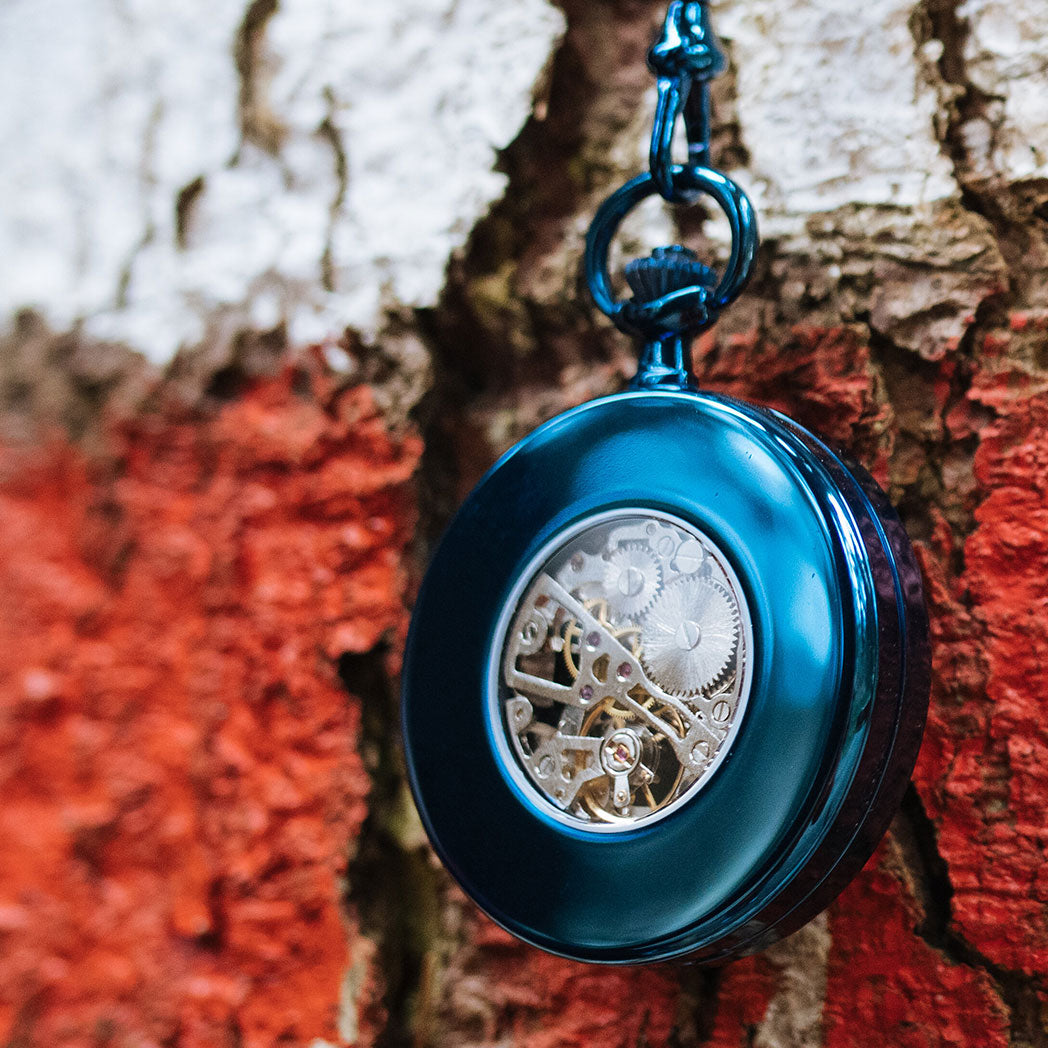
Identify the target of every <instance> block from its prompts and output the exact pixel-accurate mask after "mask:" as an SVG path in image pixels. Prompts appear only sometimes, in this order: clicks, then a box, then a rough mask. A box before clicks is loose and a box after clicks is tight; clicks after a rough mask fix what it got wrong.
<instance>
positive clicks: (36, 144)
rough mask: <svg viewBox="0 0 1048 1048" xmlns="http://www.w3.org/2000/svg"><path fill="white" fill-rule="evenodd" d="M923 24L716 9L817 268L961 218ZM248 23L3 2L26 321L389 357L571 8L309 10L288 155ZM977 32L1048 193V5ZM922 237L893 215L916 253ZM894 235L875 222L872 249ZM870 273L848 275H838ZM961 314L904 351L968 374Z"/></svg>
mask: <svg viewBox="0 0 1048 1048" xmlns="http://www.w3.org/2000/svg"><path fill="white" fill-rule="evenodd" d="M594 2H596V0H594ZM917 6H918V5H917V0H869V2H866V3H862V4H855V3H853V2H852V0H716V2H715V17H716V24H717V26H718V30H719V32H720V33H721V35H722V36H723V37H724V38H725V40H726V41H727V42H728V44H729V46H730V48H731V50H732V53H733V57H734V60H735V64H736V67H737V70H738V79H737V92H738V97H737V111H738V118H739V121H740V127H741V140H742V143H743V144H744V146H745V147H746V149H747V151H748V153H749V155H750V158H751V159H750V163H749V165H748V168H747V169H746V170H743V171H740V172H737V173H736V174H737V177H738V178H739V180H740V181H741V182H742V183H743V184H744V185H745V186H746V188H747V189H748V190H749V191H750V193H751V195H752V196H753V197H754V199H755V202H756V204H757V206H758V211H759V213H760V215H761V221H762V228H763V231H764V233H765V234H766V235H779V236H785V237H786V238H787V241H788V243H789V245H790V246H789V250H790V251H795V252H802V253H803V252H804V251H807V250H808V246H809V245H810V243H811V242H812V241H813V239H814V240H816V241H817V240H818V235H817V234H816V233H813V232H812V230H813V229H817V228H818V225H819V222H818V221H816V222H815V225H814V226H813V225H812V220H813V219H816V220H817V219H818V216H822V215H826V214H830V213H833V212H835V211H837V210H839V209H841V208H843V207H850V206H859V207H864V208H883V207H885V206H889V207H891V208H893V209H896V210H899V209H901V212H902V213H903V214H904V215H906V214H909V215H911V216H912V221H910V223H909V225H910V228H912V229H914V230H919V229H924V228H927V227H929V226H931V227H934V226H935V224H936V218H935V214H936V212H935V210H934V208H935V207H936V206H937V205H938V203H939V202H941V201H944V200H950V199H954V200H956V199H957V198H958V196H959V189H958V185H957V182H956V181H955V178H954V174H953V171H952V165H951V162H950V160H949V158H948V157H947V155H946V152H945V151H944V149H943V148H942V145H941V142H940V138H941V136H940V135H937V133H936V125H935V121H936V119H937V116H936V114H937V111H938V110H941V100H942V94H941V91H940V92H939V93H938V94H937V91H936V87H935V86H933V85H930V84H929V83H928V77H927V69H928V66H929V62H932V63H933V62H934V60H935V59H936V57H937V51H936V50H935V49H936V47H938V45H937V44H932V45H929V47H928V48H927V49H926V50H925V53H923V54H919V53H917V47H916V45H915V43H914V36H913V32H912V28H911V20H912V17H913V15H914V13H915V10H916V9H917ZM246 10H247V0H181V2H180V3H175V4H156V3H150V2H148V0H7V3H5V4H4V5H3V6H2V7H0V90H2V91H3V95H4V97H5V98H6V99H7V100H8V104H6V105H5V106H3V107H0V143H2V144H3V149H2V150H0V248H2V250H0V322H3V318H5V317H10V316H11V315H12V314H13V312H14V311H15V310H18V309H20V308H22V307H26V306H30V307H35V308H36V309H38V310H39V311H40V312H41V313H42V314H43V315H44V316H45V317H46V319H47V320H48V321H49V322H50V324H51V325H52V327H54V328H56V329H58V330H65V329H68V328H70V327H72V326H74V325H82V326H83V328H84V329H85V330H86V332H87V333H88V334H89V335H93V336H97V337H103V338H108V339H112V340H117V341H122V342H125V343H127V344H128V345H130V346H132V347H134V348H136V349H138V350H140V351H142V352H143V353H145V354H146V355H147V356H148V357H150V359H152V360H153V361H155V362H157V363H164V362H166V361H168V360H169V359H170V358H171V357H172V355H173V354H174V353H175V352H176V351H177V350H178V349H179V348H180V347H186V346H192V345H195V344H200V343H205V342H207V341H208V340H209V339H211V338H214V337H215V336H216V335H219V336H220V335H221V333H222V332H223V331H229V330H232V329H235V328H239V327H250V328H256V329H268V328H271V327H273V326H275V325H277V324H281V323H283V324H285V325H286V326H287V327H288V330H289V334H290V338H291V340H292V341H293V342H297V343H301V342H306V341H312V340H323V339H325V338H330V337H331V336H333V335H335V334H337V333H338V332H340V331H341V330H342V329H343V328H345V327H347V326H348V327H351V328H355V329H357V330H359V331H360V332H362V333H363V334H364V335H365V337H373V336H374V335H375V334H376V333H377V332H378V331H379V330H380V329H381V327H382V324H383V317H384V315H385V313H386V311H387V310H395V309H397V308H399V307H403V306H408V307H418V306H431V305H433V304H434V303H435V302H436V301H437V299H438V297H439V294H440V291H441V287H442V284H443V281H444V276H445V270H446V266H447V263H448V259H449V256H450V255H451V254H452V253H453V252H454V251H455V250H456V249H458V248H459V247H461V246H462V245H463V244H464V243H465V241H466V239H467V237H468V235H469V233H470V231H471V229H472V228H473V226H474V225H475V223H476V222H477V221H478V219H480V218H481V217H482V216H483V215H484V214H485V212H486V211H487V210H488V208H489V207H490V206H491V204H492V202H493V201H494V200H495V199H497V198H498V197H499V195H500V194H501V193H502V191H503V189H504V187H505V178H504V177H503V176H502V175H501V174H499V173H497V172H496V171H495V164H496V153H497V150H498V149H499V148H500V147H503V146H505V145H506V144H507V143H508V142H509V141H510V140H512V139H513V137H514V136H515V135H516V134H517V132H518V130H519V129H520V127H521V125H522V123H523V122H524V120H525V119H526V117H527V116H528V113H529V112H530V111H531V108H532V100H533V92H534V88H535V84H536V80H537V78H538V77H539V76H540V73H541V70H542V69H543V67H544V65H545V63H546V62H547V61H548V59H549V57H550V54H551V52H552V51H553V49H554V47H555V43H556V41H557V39H558V38H559V35H560V33H561V31H562V23H563V19H562V17H561V15H560V14H559V13H558V12H557V11H556V10H555V9H554V8H552V7H551V6H550V3H549V2H548V0H514V2H513V3H511V4H507V3H500V2H498V0H403V2H398V3H395V4H384V3H368V2H367V0H348V2H347V0H343V2H336V0H283V2H282V3H281V4H280V5H279V6H278V7H277V9H276V11H275V13H274V14H273V15H272V17H271V18H270V19H269V20H268V22H267V23H266V25H265V27H264V34H263V35H262V36H261V38H260V43H259V48H258V54H257V55H256V56H255V64H254V69H253V73H252V75H253V78H254V81H253V88H252V90H253V92H254V96H255V97H254V98H253V100H252V105H253V106H254V109H255V110H256V112H255V117H256V118H257V119H258V120H260V121H261V122H262V124H263V125H264V126H263V132H264V133H259V132H258V128H257V127H256V128H255V129H254V133H252V129H251V128H248V129H247V130H248V133H247V135H246V136H245V133H244V131H245V128H244V126H243V124H244V115H243V112H241V111H239V110H238V103H237V99H238V95H239V94H240V92H241V91H242V84H241V81H240V78H239V77H238V70H237V64H236V61H235V43H236V40H237V37H238V32H239V30H240V27H241V26H242V23H243V21H244V18H245V14H246ZM959 13H960V14H961V15H962V16H963V17H965V18H967V19H968V20H969V22H970V25H971V34H970V38H969V41H968V45H967V54H966V59H967V61H968V63H969V71H970V75H971V78H972V80H973V82H974V83H975V84H976V85H977V86H978V87H979V88H980V89H981V90H982V91H984V92H986V93H987V94H989V95H992V96H993V98H994V99H996V100H998V101H996V102H995V103H994V106H995V107H996V108H995V109H994V111H993V121H992V126H989V127H983V126H978V127H977V126H971V127H966V128H965V134H966V135H967V136H968V138H969V139H970V140H971V142H972V143H973V145H974V146H977V147H980V148H982V150H983V153H984V154H985V156H984V161H985V165H986V168H987V171H989V172H993V173H995V174H996V176H997V177H1000V178H1003V179H1004V180H1005V181H1012V180H1020V179H1030V178H1034V177H1044V176H1045V175H1046V173H1048V108H1046V107H1045V105H1044V98H1045V97H1046V96H1048V67H1046V64H1045V63H1044V61H1043V58H1042V57H1041V56H1042V53H1043V41H1044V40H1045V39H1048V8H1046V7H1045V5H1044V4H1043V2H1042V0H1010V2H1008V3H1004V2H1002V0H963V3H962V4H961V7H960V11H959ZM938 86H939V87H940V88H941V85H938ZM259 114H261V115H259ZM941 117H942V114H941V112H940V113H939V119H940V120H941ZM629 135H630V136H631V138H630V141H629V142H626V143H618V142H616V143H614V144H613V146H612V153H614V154H616V155H618V154H621V155H623V156H630V157H634V156H635V157H636V158H637V163H638V165H639V164H640V163H641V157H642V153H643V146H644V143H643V141H642V140H636V141H635V140H634V139H636V138H637V135H636V128H635V127H632V126H631V127H630V129H629ZM980 143H981V146H980ZM975 152H978V149H975ZM180 194H181V195H182V196H181V199H182V201H183V204H184V205H185V206H183V208H182V210H181V214H180V213H179V210H178V201H179V199H180ZM871 214H872V212H871ZM653 218H654V226H653V228H654V229H656V230H657V232H658V235H660V236H661V235H662V231H663V229H664V228H665V226H664V223H663V222H662V220H661V218H659V217H657V216H654V213H653ZM587 219H588V216H585V215H580V216H578V221H577V222H576V223H575V224H574V225H575V227H576V228H577V229H578V230H579V232H581V231H582V229H583V228H584V226H585V222H586V220H587ZM878 223H879V225H878ZM906 226H907V221H906V220H905V219H899V218H895V219H892V221H891V222H890V227H891V231H892V235H893V236H895V235H896V233H897V232H898V230H900V229H903V232H904V234H905V227H906ZM882 227H883V228H886V227H885V224H884V222H883V220H881V219H877V220H876V221H875V220H874V219H870V229H869V233H870V235H871V236H873V235H874V234H875V233H876V232H877V229H878V228H882ZM882 231H883V229H882ZM954 239H957V237H956V236H955V237H954ZM960 239H961V241H963V239H964V237H963V236H961V237H960ZM820 250H822V249H820ZM569 254H570V252H569ZM572 257H573V256H572ZM848 264H849V263H848V261H847V259H846V258H842V259H841V260H838V261H834V260H829V262H828V265H829V268H828V269H827V274H828V275H829V276H830V277H831V278H833V274H834V273H835V272H836V273H838V274H840V273H841V272H846V267H847V265H848ZM834 266H837V269H834ZM841 267H844V268H841ZM571 268H572V267H571V266H566V267H565V269H564V274H563V279H562V280H558V286H559V285H561V284H563V286H564V287H565V288H566V287H568V285H569V283H571V282H572V281H573V278H572V276H571V274H570V273H568V270H569V269H571ZM954 297H955V298H956V308H955V310H954V314H953V315H952V318H951V317H948V318H946V319H945V320H944V319H943V318H942V316H940V318H939V321H938V322H937V323H938V327H937V328H936V330H935V332H934V333H932V334H931V335H927V337H926V334H927V333H924V334H922V333H917V334H915V335H905V336H903V337H902V341H903V343H904V344H909V345H912V346H913V347H914V348H918V349H920V350H921V351H922V352H926V353H927V354H930V355H935V354H936V353H938V352H941V350H942V346H943V345H945V344H946V343H947V342H948V341H949V340H950V339H951V338H956V337H957V335H958V333H959V331H960V330H961V329H962V327H963V320H964V317H965V316H966V315H967V314H968V313H970V311H971V308H972V303H973V301H974V300H973V297H972V295H970V294H968V293H967V292H966V291H963V289H962V291H960V292H958V293H957V295H955V296H954ZM873 308H874V309H875V310H877V309H881V312H882V313H883V312H884V310H883V308H882V307H879V306H878V305H877V304H876V302H875V303H874V304H873ZM893 308H894V307H893ZM898 308H899V309H902V310H903V312H904V313H905V311H906V309H907V308H908V307H906V305H905V303H902V304H901V305H900V306H899V307H898ZM940 312H941V311H940ZM884 315H885V317H886V320H887V322H888V323H889V324H894V325H895V328H899V327H900V326H901V325H900V323H896V319H895V318H894V314H891V311H890V310H889V312H888V313H886V314H884ZM910 323H911V322H910V315H909V314H906V315H905V316H903V317H902V322H901V324H902V325H905V324H910ZM911 326H912V325H911ZM893 335H894V332H893Z"/></svg>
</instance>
